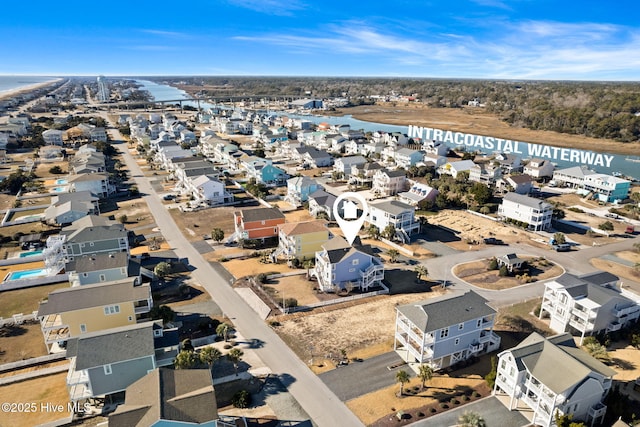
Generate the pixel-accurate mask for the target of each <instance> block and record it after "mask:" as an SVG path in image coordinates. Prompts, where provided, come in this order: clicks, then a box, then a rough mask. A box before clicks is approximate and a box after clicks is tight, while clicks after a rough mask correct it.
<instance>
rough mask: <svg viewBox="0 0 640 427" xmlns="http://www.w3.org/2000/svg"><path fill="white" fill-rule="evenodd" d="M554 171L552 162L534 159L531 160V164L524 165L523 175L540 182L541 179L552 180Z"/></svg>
mask: <svg viewBox="0 0 640 427" xmlns="http://www.w3.org/2000/svg"><path fill="white" fill-rule="evenodd" d="M554 169H555V166H554V165H553V163H551V160H547V159H540V158H533V159H531V160H529V163H527V164H526V165H524V168H523V173H524V174H525V175H529V176H530V177H531V178H533V179H536V180H538V179H541V178H551V177H552V176H553V170H554Z"/></svg>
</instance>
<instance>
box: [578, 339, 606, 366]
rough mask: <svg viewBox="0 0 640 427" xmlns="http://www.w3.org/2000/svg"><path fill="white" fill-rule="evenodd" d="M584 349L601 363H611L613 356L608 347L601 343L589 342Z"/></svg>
mask: <svg viewBox="0 0 640 427" xmlns="http://www.w3.org/2000/svg"><path fill="white" fill-rule="evenodd" d="M584 349H585V351H586V352H587V353H589V354H590V355H591V356H592V357H594V358H596V359H598V360H599V361H601V362H610V361H611V356H609V353H608V352H607V347H605V346H603V345H602V344H600V343H599V342H589V343H587V344H586V345H584Z"/></svg>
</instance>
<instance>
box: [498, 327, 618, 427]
mask: <svg viewBox="0 0 640 427" xmlns="http://www.w3.org/2000/svg"><path fill="white" fill-rule="evenodd" d="M615 374H616V371H615V370H613V369H611V368H610V367H608V366H606V365H605V364H603V363H602V362H600V361H598V360H596V359H595V358H593V357H592V356H590V355H589V354H587V353H586V352H585V351H583V350H581V349H579V348H576V345H575V342H574V340H573V337H571V335H569V334H560V335H554V336H552V337H549V338H544V337H543V336H542V335H540V334H538V333H537V332H533V333H532V334H531V335H529V336H528V337H527V338H525V339H524V341H522V342H521V343H520V344H518V345H517V346H515V347H513V348H510V349H509V350H505V351H503V352H501V353H500V354H498V364H497V375H496V380H495V386H494V390H493V393H494V394H497V395H506V396H507V397H508V398H509V405H508V408H509V410H512V409H514V408H517V407H518V406H519V405H520V404H524V405H526V406H527V407H528V408H529V410H530V411H532V412H533V414H532V415H531V418H532V419H531V424H532V425H539V426H543V427H551V426H553V425H555V417H556V415H572V416H573V418H574V419H577V420H584V421H586V422H587V423H588V424H589V425H593V423H594V422H595V423H600V422H602V420H603V418H604V415H605V413H606V411H607V407H606V405H605V404H604V398H605V397H606V395H607V394H608V392H609V390H610V389H611V384H612V382H613V376H614V375H615Z"/></svg>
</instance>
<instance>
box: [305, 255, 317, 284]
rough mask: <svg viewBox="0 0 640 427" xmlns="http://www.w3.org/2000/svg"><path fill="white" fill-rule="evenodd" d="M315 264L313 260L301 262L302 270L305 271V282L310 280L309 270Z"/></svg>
mask: <svg viewBox="0 0 640 427" xmlns="http://www.w3.org/2000/svg"><path fill="white" fill-rule="evenodd" d="M315 265H316V262H315V260H313V259H305V260H304V261H302V268H304V269H305V270H307V280H309V279H310V278H311V269H312V268H313V267H315Z"/></svg>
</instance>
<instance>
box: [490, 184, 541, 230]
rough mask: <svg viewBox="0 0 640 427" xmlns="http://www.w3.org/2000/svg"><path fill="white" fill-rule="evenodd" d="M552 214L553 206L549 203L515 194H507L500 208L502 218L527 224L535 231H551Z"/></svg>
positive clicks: (499, 213)
mask: <svg viewBox="0 0 640 427" xmlns="http://www.w3.org/2000/svg"><path fill="white" fill-rule="evenodd" d="M552 214H553V206H551V205H550V204H549V203H547V202H543V201H542V200H539V199H535V198H533V197H529V196H524V195H522V194H517V193H513V192H509V193H507V194H505V195H504V197H503V198H502V203H501V204H500V206H499V207H498V216H499V217H500V218H502V219H508V220H512V221H519V222H521V223H524V224H527V228H528V229H529V230H533V231H541V230H547V229H549V228H550V227H551V215H552Z"/></svg>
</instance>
